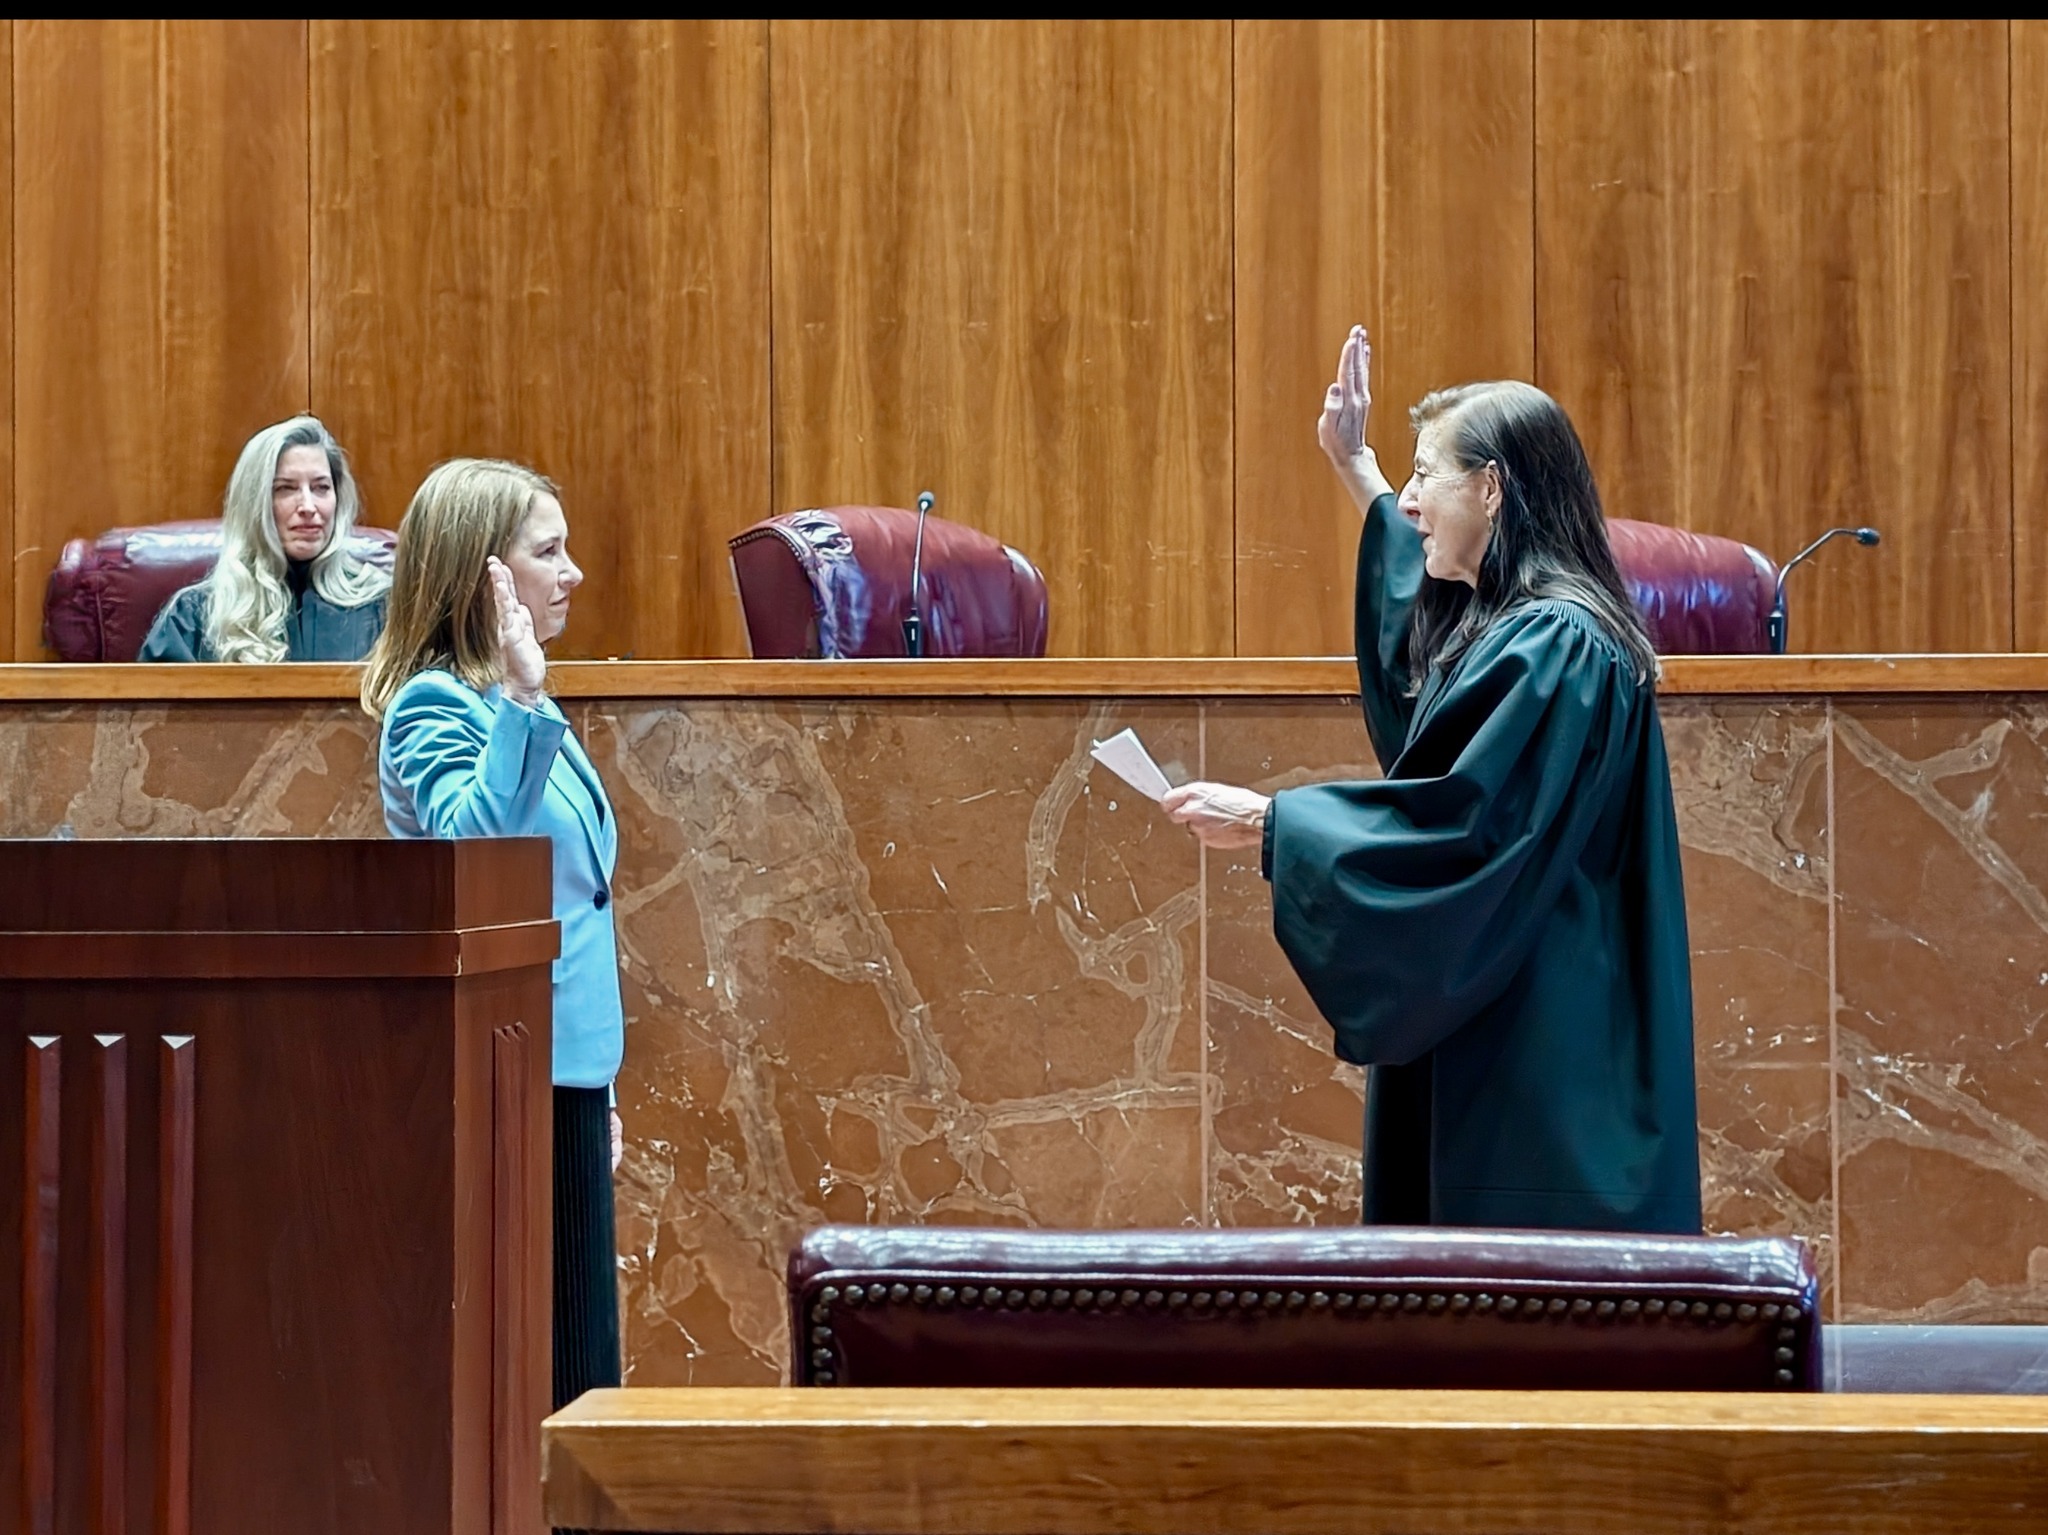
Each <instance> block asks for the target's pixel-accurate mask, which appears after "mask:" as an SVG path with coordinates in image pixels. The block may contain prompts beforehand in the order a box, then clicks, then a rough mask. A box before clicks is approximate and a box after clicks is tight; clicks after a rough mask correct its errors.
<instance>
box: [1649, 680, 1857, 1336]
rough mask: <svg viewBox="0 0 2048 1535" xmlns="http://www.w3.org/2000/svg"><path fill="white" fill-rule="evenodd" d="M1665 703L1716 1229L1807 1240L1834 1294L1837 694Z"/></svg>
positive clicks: (1708, 1189)
mask: <svg viewBox="0 0 2048 1535" xmlns="http://www.w3.org/2000/svg"><path fill="white" fill-rule="evenodd" d="M1660 707H1661V712H1662V714H1663V719H1664V733H1665V741H1666V743H1667V745H1668V747H1669V750H1670V755H1671V787H1672V797H1673V800H1674V802H1675V804H1676V807H1677V811H1678V832H1679V838H1680V841H1681V842H1682V843H1683V845H1684V854H1683V857H1684V864H1685V894H1686V919H1687V923H1688V926H1689V929H1690V934H1691V940H1692V967H1693V974H1692V981H1693V1027H1694V1039H1695V1049H1696V1058H1697V1060H1698V1063H1699V1117H1700V1180H1701V1192H1702V1195H1703V1197H1704V1201H1705V1215H1706V1223H1707V1229H1708V1230H1710V1231H1726V1232H1742V1233H1773V1234H1789V1235H1796V1236H1801V1237H1805V1238H1806V1239H1807V1240H1808V1241H1810V1242H1812V1243H1813V1244H1814V1251H1815V1259H1816V1262H1817V1263H1818V1264H1819V1266H1820V1268H1821V1272H1822V1276H1823V1280H1824V1282H1826V1283H1827V1284H1828V1287H1829V1293H1830V1296H1832V1294H1833V1289H1832V1270H1833V1254H1834V1251H1835V1241H1836V1232H1835V1209H1834V1164H1833V1157H1832V1153H1831V1146H1832V1141H1831V1133H1832V1126H1831V1119H1830V1115H1831V1108H1832V1100H1831V1095H1830V1082H1831V1076H1830V1060H1829V1056H1830V1021H1831V1020H1830V1006H1831V1001H1832V993H1831V991H1830V983H1829V974H1828V966H1829V958H1830V950H1829V942H1830V933H1829V905H1828V902H1829V895H1830V889H1829V880H1830V873H1831V871H1830V849H1829V843H1828V801H1827V789H1828V778H1827V765H1828V752H1827V744H1828V743H1827V705H1826V703H1825V701H1823V700H1814V701H1812V702H1797V703H1791V702H1788V703H1760V702H1757V701H1755V700H1748V699H1743V700H1736V701H1727V702H1723V701H1717V700H1711V699H1703V698H1669V699H1665V700H1664V701H1663V702H1662V704H1661V706H1660Z"/></svg>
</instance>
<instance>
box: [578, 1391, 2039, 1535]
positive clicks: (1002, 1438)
mask: <svg viewBox="0 0 2048 1535" xmlns="http://www.w3.org/2000/svg"><path fill="white" fill-rule="evenodd" d="M542 1456H543V1461H544V1465H545V1480H546V1494H547V1513H548V1517H549V1521H550V1522H551V1523H553V1524H555V1525H576V1526H588V1527H592V1528H596V1529H604V1530H683V1529H687V1530H696V1531H700V1532H703V1535H714V1532H722V1535H767V1532H770V1531H774V1532H778V1535H800V1532H806V1531H827V1530H865V1531H869V1532H871V1535H922V1532H928V1531H932V1530H951V1531H960V1532H976V1535H1026V1532H1031V1535H1110V1532H1112V1531H1114V1532H1118V1535H1171V1532H1179V1531H1184V1530H1188V1529H1194V1528H1200V1529H1203V1530H1209V1531H1213V1532H1216V1535H1253V1532H1259V1535H1327V1532H1329V1531H1333V1530H1344V1531H1347V1532H1354V1535H1393V1532H1396V1531H1412V1530H1422V1529H1427V1530H1433V1531H1440V1532H1442V1535H1473V1532H1477V1531H1491V1532H1496V1535H1507V1532H1530V1535H1533V1532H1535V1531H1539V1530H1541V1531H1550V1530H1572V1531H1575V1532H1578V1535H1646V1532H1657V1531H1679V1530H1684V1531H1688V1532H1696V1535H1697V1532H1728V1535H1733V1532H1735V1531H1743V1532H1745V1535H1834V1532H1836V1531H1841V1530H1865V1529H1867V1530H1879V1529H1883V1530H1919V1529H1929V1530H1932V1529H1970V1530H1982V1531H2012V1532H2014V1535H2018V1532H2019V1531H2022V1530H2026V1531H2037V1530H2039V1529H2041V1528H2042V1527H2043V1526H2044V1524H2048V1398H2043V1397H2009V1396H2008V1397H1925V1396H1922V1397H1886V1396H1828V1395H1819V1394H1814V1395H1796V1396H1784V1395H1775V1394H1734V1393H1729V1394H1688V1393H1679V1392H1649V1391H1644V1392H1615V1393H1599V1392H1576V1391H1555V1392H1549V1391H1529V1392H1507V1391H1497V1392H1489V1391H1258V1390H1243V1391H1204V1390H1180V1391H1172V1390H1166V1391H1160V1390H1125V1391H1114V1390H1096V1389H1086V1388H1067V1389H1052V1390H999V1389H964V1390H921V1391H889V1390H859V1389H852V1388H837V1389H819V1390H805V1389H791V1388H770V1387H703V1386H700V1387H689V1388H682V1389H659V1390H657V1389H633V1390H623V1391H593V1392H591V1393H589V1394H588V1395H586V1396H584V1397H582V1398H581V1399H580V1400H578V1401H577V1402H575V1403H573V1404H572V1405H570V1406H569V1407H567V1408H565V1409H563V1410H562V1411H561V1412H559V1413H557V1414H555V1415H554V1416H553V1417H552V1418H549V1419H548V1420H547V1422H546V1423H545V1424H544V1425H543V1428H542Z"/></svg>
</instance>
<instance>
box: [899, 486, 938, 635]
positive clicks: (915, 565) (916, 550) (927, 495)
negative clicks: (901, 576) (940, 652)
mask: <svg viewBox="0 0 2048 1535" xmlns="http://www.w3.org/2000/svg"><path fill="white" fill-rule="evenodd" d="M932 501H933V496H932V493H931V492H930V491H928V490H921V491H919V492H918V493H917V542H916V543H915V544H914V545H913V546H912V547H911V551H910V611H909V612H908V613H906V614H904V616H903V653H904V654H905V655H907V656H909V657H911V658H912V659H916V658H918V657H920V656H922V655H923V654H924V619H923V618H922V617H920V616H919V614H918V611H917V599H918V598H919V596H921V595H922V593H923V588H924V520H925V518H926V517H928V516H930V515H931V509H932Z"/></svg>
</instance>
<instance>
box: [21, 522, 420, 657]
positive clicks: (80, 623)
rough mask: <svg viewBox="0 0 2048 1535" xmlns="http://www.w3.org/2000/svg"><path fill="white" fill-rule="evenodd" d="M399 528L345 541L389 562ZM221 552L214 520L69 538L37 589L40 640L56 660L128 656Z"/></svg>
mask: <svg viewBox="0 0 2048 1535" xmlns="http://www.w3.org/2000/svg"><path fill="white" fill-rule="evenodd" d="M397 543H398V535H397V534H396V533H393V532H391V531H390V530H388V529H386V528H363V527H359V528H357V529H356V530H355V532H354V534H353V535H352V538H351V544H350V547H351V548H353V549H354V550H355V552H356V554H357V555H358V556H359V557H360V558H362V559H364V560H367V561H369V563H371V564H373V565H378V566H381V567H382V568H384V569H386V570H389V569H390V568H391V558H392V553H393V550H394V549H395V548H396V546H397ZM219 558H220V521H219V519H218V518H208V519H206V520H204V521H197V522H159V523H154V524H152V525H150V526H148V527H138V528H109V529H108V530H107V531H106V532H104V533H102V534H101V535H100V536H99V537H98V538H74V539H72V540H71V541H70V542H69V543H67V544H66V545H65V546H64V552H63V553H62V554H60V555H59V556H58V558H57V568H56V569H55V570H53V571H51V572H50V581H49V585H48V587H47V588H46V589H45V592H44V597H43V641H44V643H45V644H47V645H48V646H49V647H50V648H51V649H52V650H54V651H55V652H56V653H57V659H58V660H60V661H133V660H134V659H135V657H136V656H137V655H138V654H139V653H140V652H141V650H142V642H143V641H144V640H145V639H147V638H148V637H149V626H150V625H151V624H153V623H155V622H156V616H157V614H158V613H160V612H162V611H163V606H164V604H165V603H166V602H169V601H170V600H171V597H172V596H173V595H174V594H175V593H176V592H177V591H178V590H179V589H180V588H181V587H186V586H190V585H191V584H192V583H193V582H194V581H197V580H199V579H200V578H201V577H203V576H204V575H205V574H206V573H207V572H208V571H210V570H212V569H213V564H214V561H215V560H217V559H219Z"/></svg>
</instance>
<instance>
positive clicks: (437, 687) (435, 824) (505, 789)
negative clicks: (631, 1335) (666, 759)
mask: <svg viewBox="0 0 2048 1535" xmlns="http://www.w3.org/2000/svg"><path fill="white" fill-rule="evenodd" d="M582 580H583V572H582V571H580V570H578V569H577V568H576V564H575V562H574V561H573V560H571V559H570V558H569V526H568V522H567V520H566V519H565V518H564V517H563V514H562V503H561V501H560V500H559V499H558V498H557V496H556V492H555V487H554V486H553V485H552V484H551V483H550V482H549V481H548V480H546V479H545V478H543V477H542V476H541V475H538V474H536V473H534V471H532V470H531V469H527V468H525V467H523V466H522V465H519V464H509V463H503V462H499V461H496V460H489V459H455V460H452V461H450V462H448V463H445V464H442V465H440V466H439V467H437V468H436V469H434V471H433V472H432V473H430V474H429V475H428V476H427V478H426V479H425V481H423V482H422V483H421V485H420V488H419V490H418V491H417V492H416V493H415V494H414V496H413V498H412V505H411V506H410V507H409V508H408V509H407V510H406V514H405V519H404V521H403V522H402V523H401V524H400V525H399V529H398V553H397V557H396V560H395V562H394V564H393V569H392V585H391V601H390V608H389V614H388V617H387V619H386V622H385V627H384V632H383V634H382V635H381V636H380V637H379V639H378V641H377V644H376V646H375V648H374V649H372V650H371V652H370V655H369V658H368V664H367V666H366V668H365V671H364V674H363V694H362V697H363V707H364V708H365V709H366V710H368V711H369V713H370V714H371V715H372V716H373V717H374V718H377V719H379V720H381V721H382V722H383V730H382V734H381V736H380V739H379V743H378V753H377V774H378V783H379V787H380V788H381V789H382V791H383V796H384V821H385V824H386V825H387V826H388V827H390V829H391V834H392V835H393V836H395V837H534V836H539V837H546V838H547V839H548V840H549V841H550V842H551V843H553V844H554V865H555V888H554V910H555V917H556V920H557V921H559V922H560V923H561V925H562V953H561V958H559V959H558V960H556V962H555V967H554V1011H555V1019H554V1041H555V1042H554V1081H555V1221H554V1230H555V1266H554V1281H555V1286H554V1387H555V1389H554V1399H555V1405H556V1406H557V1407H560V1406H563V1405H564V1404H566V1403H568V1402H571V1401H573V1400H575V1398H577V1397H578V1396H580V1395H582V1394H583V1393H584V1392H585V1391H588V1390H591V1389H592V1388H593V1387H597V1386H616V1385H617V1384H619V1376H620V1365H619V1358H620V1356H619V1304H618V1281H617V1272H618V1270H617V1259H616V1257H615V1255H614V1240H613V1227H612V1185H611V1175H612V1171H613V1169H614V1168H615V1167H616V1165H617V1159H618V1130H617V1126H618V1116H617V1112H616V1110H615V1109H614V1108H613V1107H612V1104H611V1086H612V1079H613V1078H614V1077H615V1076H616V1075H617V1074H618V1069H619V1059H620V1055H621V1054H622V1052H623V1049H624V1045H625V1019H624V1012H623V1009H622V1007H621V1005H620V999H619V961H618V947H617V941H616V938H615V937H614V934H613V931H612V894H611V878H612V870H613V868H614V866H615V865H616V864H617V862H618V852H619V837H618V825H617V822H616V821H615V819H614V818H613V815H612V808H611V805H610V803H609V801H608V800H607V799H606V798H605V792H604V786H603V784H602V783H600V782H599V781H598V776H597V772H596V770H595V769H594V768H593V767H592V766H591V764H590V759H589V758H588V757H587V756H585V755H584V753H583V747H582V746H581V744H579V743H578V741H577V739H576V735H575V732H574V731H572V730H571V729H570V728H569V722H568V720H567V719H565V718H564V717H563V715H562V711H561V710H560V709H559V708H557V707H556V706H555V704H554V701H553V700H552V699H550V698H548V696H547V695H546V693H545V692H543V690H542V689H543V685H544V684H545V682H546V680H547V655H546V652H545V651H544V650H543V648H542V647H543V646H545V645H546V644H547V643H548V642H549V641H550V640H552V639H554V638H555V636H557V635H558V634H560V633H561V632H562V627H563V625H564V623H565V622H566V621H567V619H568V616H569V597H570V594H571V593H572V592H574V591H575V589H576V588H577V586H578V585H580V584H581V583H582Z"/></svg>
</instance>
